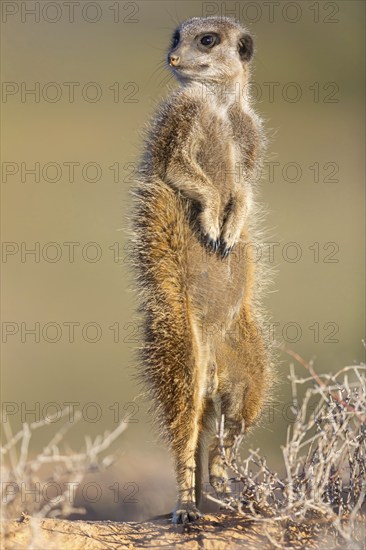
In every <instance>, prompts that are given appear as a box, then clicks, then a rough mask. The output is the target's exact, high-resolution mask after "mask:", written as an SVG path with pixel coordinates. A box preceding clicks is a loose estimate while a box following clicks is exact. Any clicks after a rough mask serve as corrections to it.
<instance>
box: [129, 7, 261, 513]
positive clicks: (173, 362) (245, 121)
mask: <svg viewBox="0 0 366 550" xmlns="http://www.w3.org/2000/svg"><path fill="white" fill-rule="evenodd" d="M252 56H253V39H252V37H251V35H250V34H249V33H248V32H247V31H246V29H245V28H243V27H242V25H241V24H240V23H239V22H238V21H236V20H234V19H231V18H226V17H207V18H201V17H194V18H191V19H189V20H187V21H185V22H183V23H182V24H180V25H179V26H178V28H177V29H176V30H175V32H174V34H173V37H172V42H171V45H170V48H169V51H168V55H167V63H168V65H169V68H170V69H171V71H172V72H173V74H174V76H175V77H176V78H177V80H178V83H179V86H178V87H177V88H176V89H175V90H174V91H173V92H172V93H171V95H170V96H169V97H168V98H167V99H166V100H165V101H164V102H163V103H162V105H161V106H160V107H159V108H158V110H157V112H156V114H155V116H154V117H153V119H152V121H151V123H150V124H149V125H148V128H147V132H146V138H145V144H144V149H143V153H142V158H141V161H140V164H139V168H138V172H137V177H136V183H135V185H134V188H133V192H132V195H133V197H134V201H133V214H132V229H133V266H134V268H135V269H136V271H135V273H136V280H137V287H138V290H139V294H140V299H141V305H140V309H141V311H142V312H143V315H144V331H143V338H144V341H143V345H142V346H141V349H140V352H141V374H142V376H143V379H144V381H145V382H146V384H147V387H148V390H149V392H150V396H151V399H152V403H153V404H152V407H151V410H152V412H154V413H156V414H155V418H157V420H158V423H159V426H160V427H161V428H162V431H163V433H164V434H165V435H166V438H167V440H168V442H169V444H170V448H171V452H172V456H173V459H174V465H175V472H176V479H177V485H178V501H177V505H176V507H175V510H174V512H173V522H174V523H186V522H190V521H195V520H196V519H197V518H198V517H199V516H200V512H199V504H200V498H201V490H202V471H203V467H204V461H205V459H206V454H207V453H206V449H207V447H208V462H209V480H210V483H211V485H212V486H213V487H214V489H215V491H216V493H217V494H218V496H219V497H220V498H223V497H225V495H227V494H228V493H229V487H228V476H227V473H226V468H225V464H224V460H223V453H222V446H221V445H220V442H219V441H218V440H217V438H216V440H215V439H214V437H213V436H214V430H215V423H216V421H220V419H223V421H224V452H225V453H227V456H229V455H230V453H231V450H232V447H233V445H234V443H235V441H236V438H237V437H238V436H239V435H240V434H241V433H242V430H243V426H244V431H245V432H246V431H247V430H248V429H250V427H251V426H252V425H253V424H254V422H255V421H256V420H257V419H258V417H259V415H260V412H261V410H262V409H263V405H264V403H265V400H266V398H267V396H268V395H269V389H270V388H271V380H272V374H271V372H272V361H271V357H270V346H269V343H268V341H267V340H266V338H265V337H264V334H263V331H262V330H261V313H260V311H261V308H260V305H259V303H258V295H257V290H258V288H259V287H260V286H261V281H260V280H259V279H260V274H259V273H258V268H257V264H256V262H255V261H251V258H250V254H248V253H244V247H245V245H246V244H248V243H249V242H250V241H253V239H254V240H255V238H256V216H257V212H258V210H257V209H256V207H255V204H256V203H255V182H256V177H257V174H258V170H257V169H258V166H259V165H260V162H261V158H262V151H263V146H264V143H265V138H264V134H263V130H262V124H261V121H260V119H259V117H258V116H257V115H256V114H255V113H254V111H253V110H252V108H251V105H250V101H249V97H248V93H247V92H248V82H249V65H250V62H251V60H252ZM210 438H211V441H210Z"/></svg>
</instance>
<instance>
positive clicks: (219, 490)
mask: <svg viewBox="0 0 366 550" xmlns="http://www.w3.org/2000/svg"><path fill="white" fill-rule="evenodd" d="M210 485H211V487H212V488H213V489H214V490H215V493H216V496H217V498H218V499H219V500H224V499H225V498H227V497H229V496H230V495H231V491H230V487H229V486H228V478H227V477H226V475H223V476H211V477H210Z"/></svg>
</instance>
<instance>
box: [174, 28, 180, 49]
mask: <svg viewBox="0 0 366 550" xmlns="http://www.w3.org/2000/svg"><path fill="white" fill-rule="evenodd" d="M179 40H180V34H179V32H178V31H177V32H176V33H175V35H174V36H173V42H172V48H176V47H177V46H178V44H179Z"/></svg>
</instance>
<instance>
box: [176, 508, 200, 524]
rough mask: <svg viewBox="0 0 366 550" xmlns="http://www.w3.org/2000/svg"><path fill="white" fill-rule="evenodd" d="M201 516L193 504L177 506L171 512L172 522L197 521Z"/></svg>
mask: <svg viewBox="0 0 366 550" xmlns="http://www.w3.org/2000/svg"><path fill="white" fill-rule="evenodd" d="M200 517H201V512H200V511H199V510H198V509H197V508H196V507H195V506H187V507H185V508H178V509H177V510H175V512H174V513H173V518H172V523H174V524H178V523H183V524H185V523H190V522H193V521H197V519H198V518H200Z"/></svg>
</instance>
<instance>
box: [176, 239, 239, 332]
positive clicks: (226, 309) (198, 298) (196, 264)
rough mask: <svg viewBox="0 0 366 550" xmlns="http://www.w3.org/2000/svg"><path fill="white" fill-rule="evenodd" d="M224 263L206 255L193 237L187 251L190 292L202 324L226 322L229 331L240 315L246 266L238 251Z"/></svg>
mask: <svg viewBox="0 0 366 550" xmlns="http://www.w3.org/2000/svg"><path fill="white" fill-rule="evenodd" d="M237 252H238V253H237V254H236V253H235V252H232V255H231V256H230V258H226V259H225V260H222V259H221V258H220V257H219V256H218V255H217V254H214V253H211V252H207V251H206V250H205V248H204V247H203V246H202V244H201V243H200V242H199V240H198V239H197V238H195V237H194V236H193V235H192V246H189V247H188V250H187V255H188V257H187V261H188V273H187V274H188V281H187V283H188V284H187V291H188V294H189V297H190V301H191V304H192V305H193V307H194V310H195V311H197V312H199V317H200V319H199V321H200V322H203V323H207V324H208V325H211V324H216V323H224V324H225V326H226V327H227V328H228V327H229V326H230V323H231V322H232V321H233V320H235V318H236V316H237V314H238V313H239V310H240V307H241V304H242V302H243V298H244V295H245V292H246V286H247V285H246V282H247V278H248V276H247V271H248V270H247V266H246V263H245V261H244V259H243V258H241V257H240V254H239V251H237Z"/></svg>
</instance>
